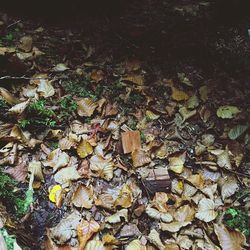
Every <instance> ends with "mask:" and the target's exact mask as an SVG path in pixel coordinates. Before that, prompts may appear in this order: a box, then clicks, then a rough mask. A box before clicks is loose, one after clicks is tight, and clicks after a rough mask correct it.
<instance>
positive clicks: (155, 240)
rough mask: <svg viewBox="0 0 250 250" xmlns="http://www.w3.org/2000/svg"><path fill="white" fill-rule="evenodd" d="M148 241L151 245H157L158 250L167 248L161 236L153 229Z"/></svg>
mask: <svg viewBox="0 0 250 250" xmlns="http://www.w3.org/2000/svg"><path fill="white" fill-rule="evenodd" d="M148 240H149V242H150V243H152V244H153V245H155V246H156V247H157V249H159V250H165V249H166V248H165V246H164V245H163V243H162V241H161V239H160V234H159V233H158V232H157V231H156V230H155V229H152V230H151V231H150V233H149V235H148Z"/></svg>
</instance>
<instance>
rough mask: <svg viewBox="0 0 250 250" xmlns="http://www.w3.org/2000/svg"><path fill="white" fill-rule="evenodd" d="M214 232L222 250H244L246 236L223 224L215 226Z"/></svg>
mask: <svg viewBox="0 0 250 250" xmlns="http://www.w3.org/2000/svg"><path fill="white" fill-rule="evenodd" d="M214 231H215V233H216V235H217V237H218V239H219V242H220V245H221V248H222V250H229V249H230V250H243V249H244V248H243V245H245V244H246V238H245V236H244V235H243V234H242V233H240V232H238V231H235V230H230V229H227V228H226V227H225V226H224V225H223V224H220V225H218V224H214Z"/></svg>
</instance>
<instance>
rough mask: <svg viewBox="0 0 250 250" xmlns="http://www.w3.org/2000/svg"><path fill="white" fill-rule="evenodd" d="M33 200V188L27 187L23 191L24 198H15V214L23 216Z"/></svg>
mask: <svg viewBox="0 0 250 250" xmlns="http://www.w3.org/2000/svg"><path fill="white" fill-rule="evenodd" d="M32 202H33V190H30V189H28V190H27V191H26V192H25V198H24V199H20V198H17V199H16V201H15V205H16V214H17V216H18V217H20V218H21V217H23V216H24V215H25V214H26V212H27V211H28V209H29V206H30V204H31V203H32Z"/></svg>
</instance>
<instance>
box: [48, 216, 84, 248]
mask: <svg viewBox="0 0 250 250" xmlns="http://www.w3.org/2000/svg"><path fill="white" fill-rule="evenodd" d="M80 221H81V214H80V213H79V212H77V211H73V212H72V213H71V214H69V215H68V216H67V217H65V218H64V219H62V220H61V221H60V223H59V224H57V225H56V226H55V227H53V228H51V229H50V233H51V237H52V238H53V240H54V241H55V242H56V243H57V244H59V245H62V244H64V243H65V242H66V241H68V240H69V239H70V238H71V237H72V235H74V234H75V233H76V229H77V226H78V225H79V223H80Z"/></svg>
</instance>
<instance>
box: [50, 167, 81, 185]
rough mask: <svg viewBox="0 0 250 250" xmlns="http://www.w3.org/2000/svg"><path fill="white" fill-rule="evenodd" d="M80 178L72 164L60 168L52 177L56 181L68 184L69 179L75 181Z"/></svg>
mask: <svg viewBox="0 0 250 250" xmlns="http://www.w3.org/2000/svg"><path fill="white" fill-rule="evenodd" d="M80 178H82V177H81V176H80V175H79V173H78V171H77V170H76V168H75V167H74V166H71V167H66V168H62V169H60V170H59V171H58V172H57V173H56V174H55V175H54V179H55V181H56V182H57V183H59V184H61V185H63V184H69V183H70V182H71V181H75V180H78V179H80Z"/></svg>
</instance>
